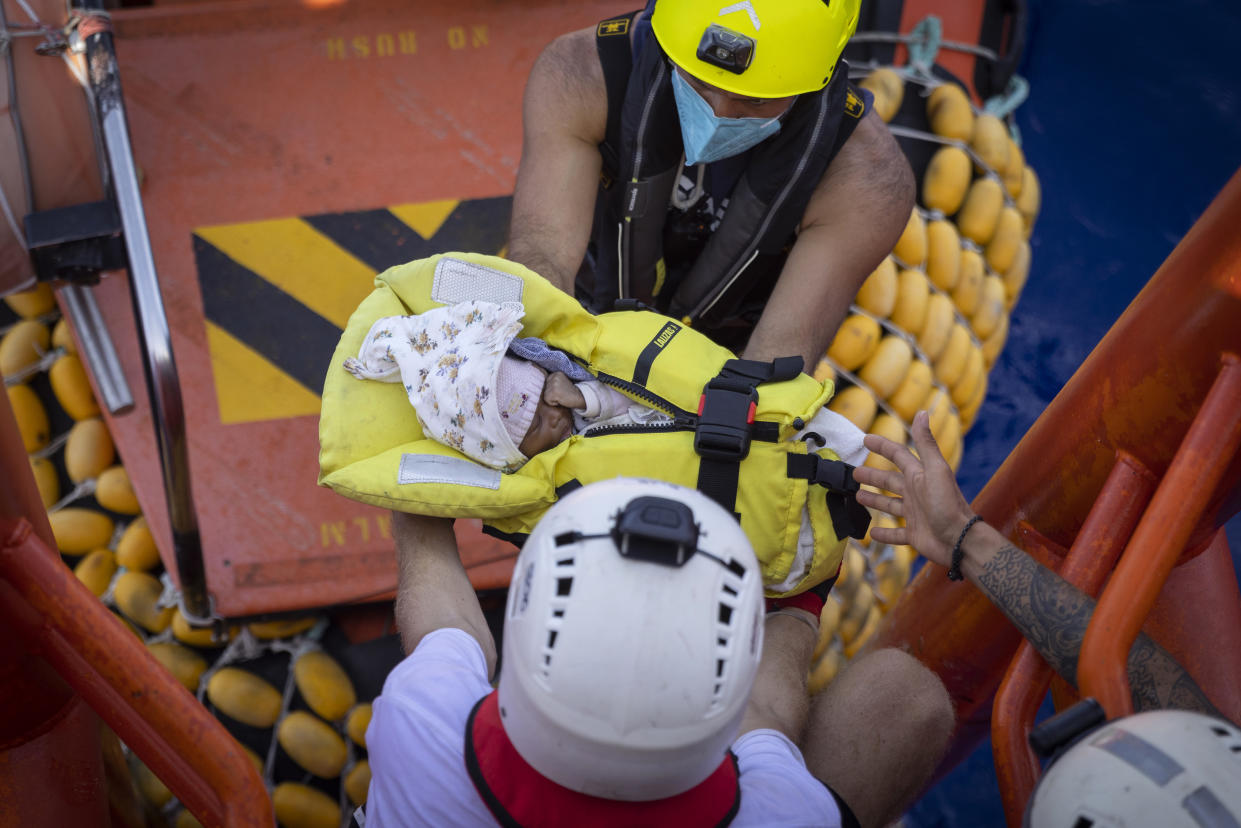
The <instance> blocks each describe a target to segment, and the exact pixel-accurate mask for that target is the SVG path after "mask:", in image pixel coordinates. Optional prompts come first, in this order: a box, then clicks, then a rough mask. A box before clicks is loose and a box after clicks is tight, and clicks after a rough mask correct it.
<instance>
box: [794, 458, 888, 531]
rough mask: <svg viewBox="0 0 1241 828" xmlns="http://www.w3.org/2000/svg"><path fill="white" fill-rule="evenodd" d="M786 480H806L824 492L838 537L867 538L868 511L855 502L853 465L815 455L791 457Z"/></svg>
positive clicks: (855, 489)
mask: <svg viewBox="0 0 1241 828" xmlns="http://www.w3.org/2000/svg"><path fill="white" fill-rule="evenodd" d="M788 471H789V477H796V478H801V479H803V480H808V481H810V483H812V484H814V483H817V484H819V485H820V486H822V487H823V488H825V489H827V511H828V514H830V515H831V517H832V528H833V529H835V530H836V537H838V538H846V537H847V538H857V539H858V540H861V539H862V538H864V537H866V530H867V528H868V527H869V526H870V512H868V511H866V507H865V506H863V505H862V504H860V503H858V502H857V493H858V484H857V481H856V480H854V479H853V466H850V465H849V464H848V463H846V462H844V461H843V460H828V459H827V458H825V457H820V456H819V455H817V454H790V455H789V459H788Z"/></svg>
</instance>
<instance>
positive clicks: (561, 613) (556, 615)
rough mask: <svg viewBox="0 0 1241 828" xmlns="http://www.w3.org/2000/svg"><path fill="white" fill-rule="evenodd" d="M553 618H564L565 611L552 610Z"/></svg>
mask: <svg viewBox="0 0 1241 828" xmlns="http://www.w3.org/2000/svg"><path fill="white" fill-rule="evenodd" d="M552 618H564V609H554V610H552Z"/></svg>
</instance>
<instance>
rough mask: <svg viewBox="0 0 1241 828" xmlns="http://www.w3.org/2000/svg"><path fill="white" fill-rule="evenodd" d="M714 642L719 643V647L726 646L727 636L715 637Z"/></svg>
mask: <svg viewBox="0 0 1241 828" xmlns="http://www.w3.org/2000/svg"><path fill="white" fill-rule="evenodd" d="M715 643H716V644H718V645H719V646H721V647H727V646H728V639H727V638H717V639H715Z"/></svg>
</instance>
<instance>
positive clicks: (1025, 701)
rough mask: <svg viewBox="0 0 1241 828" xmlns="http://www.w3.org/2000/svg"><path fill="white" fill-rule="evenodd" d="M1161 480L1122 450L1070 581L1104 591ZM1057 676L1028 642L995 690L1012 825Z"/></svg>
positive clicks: (1001, 771) (1077, 548) (996, 730)
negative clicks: (1035, 733) (1039, 717)
mask: <svg viewBox="0 0 1241 828" xmlns="http://www.w3.org/2000/svg"><path fill="white" fill-rule="evenodd" d="M1155 483H1156V480H1155V477H1154V475H1152V474H1151V473H1150V472H1149V471H1148V470H1147V469H1146V468H1145V467H1144V466H1143V465H1142V464H1141V463H1139V462H1138V461H1137V459H1136V458H1134V457H1133V456H1132V455H1130V454H1128V453H1126V452H1120V454H1119V456H1118V457H1117V458H1116V465H1115V466H1114V467H1113V468H1112V473H1111V474H1110V475H1108V478H1107V482H1106V483H1104V484H1103V491H1102V492H1100V493H1099V498H1098V500H1096V501H1095V504H1094V507H1093V508H1092V509H1091V510H1090V515H1089V516H1088V517H1087V518H1086V522H1085V524H1083V525H1082V531H1081V532H1080V533H1079V534H1078V536H1077V540H1075V541H1074V542H1073V546H1072V548H1071V549H1070V550H1069V552H1068V555H1067V556H1066V557H1065V559H1064V563H1063V564H1062V565H1061V567H1060V575H1061V576H1062V577H1063V578H1064V579H1065V580H1066V581H1068V582H1069V583H1071V584H1073V585H1074V586H1075V587H1077V588H1078V589H1080V590H1082V591H1083V592H1085V593H1086V594H1087V595H1095V594H1097V593H1098V591H1099V588H1100V587H1101V586H1102V585H1103V581H1104V580H1105V579H1106V578H1107V575H1108V573H1109V572H1110V571H1111V569H1112V566H1113V565H1115V563H1116V559H1117V558H1118V557H1120V553H1121V551H1122V550H1123V549H1124V546H1125V543H1126V542H1127V541H1128V540H1129V536H1130V535H1132V534H1133V530H1134V528H1135V527H1136V526H1137V525H1138V521H1139V520H1140V519H1141V517H1142V512H1143V510H1144V509H1145V508H1146V504H1147V503H1148V502H1150V498H1151V495H1152V493H1153V492H1154V490H1155ZM1053 675H1054V673H1053V671H1052V669H1051V667H1050V666H1049V665H1048V664H1047V662H1046V661H1044V660H1043V659H1042V657H1041V656H1040V655H1039V654H1038V652H1037V651H1036V650H1035V649H1034V646H1033V645H1032V644H1030V642H1029V641H1023V642H1022V643H1021V646H1020V647H1018V648H1017V655H1016V656H1014V657H1013V660H1012V663H1011V664H1009V667H1008V671H1007V672H1006V673H1005V674H1004V679H1003V680H1002V681H1001V682H1000V688H999V690H997V691H996V694H995V704H994V705H993V707H992V714H991V751H992V755H993V756H994V758H995V773H996V779H997V781H998V783H999V787H1000V795H1001V797H1002V799H1003V802H1004V814H1005V817H1006V818H1007V820H1008V824H1009V825H1010V826H1019V825H1021V820H1022V814H1023V812H1024V810H1025V804H1026V801H1027V800H1028V799H1029V798H1030V794H1031V793H1032V792H1033V790H1034V784H1035V782H1036V781H1037V780H1038V774H1039V763H1038V759H1037V758H1036V757H1035V755H1034V751H1033V750H1031V749H1030V745H1029V742H1028V739H1029V736H1030V728H1031V726H1032V725H1033V723H1034V717H1035V715H1036V714H1037V713H1038V708H1039V705H1040V704H1042V701H1043V696H1044V695H1045V694H1046V692H1047V687H1048V685H1049V684H1050V683H1051V679H1052V676H1053Z"/></svg>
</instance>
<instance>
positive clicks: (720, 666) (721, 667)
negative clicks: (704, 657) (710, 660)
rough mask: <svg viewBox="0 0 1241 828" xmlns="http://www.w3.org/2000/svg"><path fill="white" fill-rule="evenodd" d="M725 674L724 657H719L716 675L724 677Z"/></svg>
mask: <svg viewBox="0 0 1241 828" xmlns="http://www.w3.org/2000/svg"><path fill="white" fill-rule="evenodd" d="M723 676H724V659H722V658H717V659H716V660H715V677H716V678H722V677H723Z"/></svg>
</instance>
